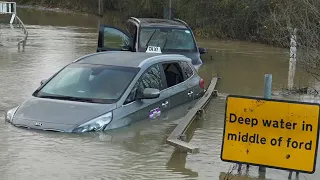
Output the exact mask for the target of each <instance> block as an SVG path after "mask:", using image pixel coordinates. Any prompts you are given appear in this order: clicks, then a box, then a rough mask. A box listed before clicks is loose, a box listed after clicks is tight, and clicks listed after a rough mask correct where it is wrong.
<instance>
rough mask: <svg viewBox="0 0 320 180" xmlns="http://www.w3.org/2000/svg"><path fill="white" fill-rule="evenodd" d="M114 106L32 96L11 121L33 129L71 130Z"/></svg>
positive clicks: (114, 105) (114, 106)
mask: <svg viewBox="0 0 320 180" xmlns="http://www.w3.org/2000/svg"><path fill="white" fill-rule="evenodd" d="M115 108H116V104H94V103H86V102H75V101H66V100H55V99H44V98H37V97H32V98H30V99H28V100H26V101H25V102H24V103H22V104H21V106H20V107H19V109H18V110H17V111H16V113H15V115H14V118H13V121H12V123H13V124H14V125H18V126H26V127H29V128H35V129H55V130H60V131H71V130H72V128H74V127H76V126H78V125H81V124H83V123H85V122H88V121H90V120H92V119H94V118H96V117H98V116H100V115H102V114H104V113H107V112H109V111H111V110H113V109H115Z"/></svg>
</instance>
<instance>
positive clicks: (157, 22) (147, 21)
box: [131, 17, 188, 29]
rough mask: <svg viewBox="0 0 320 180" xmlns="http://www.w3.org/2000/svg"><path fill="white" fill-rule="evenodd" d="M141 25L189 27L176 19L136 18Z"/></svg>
mask: <svg viewBox="0 0 320 180" xmlns="http://www.w3.org/2000/svg"><path fill="white" fill-rule="evenodd" d="M131 19H133V20H137V21H138V23H139V24H140V26H141V27H172V28H185V29H186V28H188V27H187V26H186V25H185V24H183V23H182V22H179V21H175V20H169V19H159V18H134V17H132V18H131Z"/></svg>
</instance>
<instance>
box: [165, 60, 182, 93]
mask: <svg viewBox="0 0 320 180" xmlns="http://www.w3.org/2000/svg"><path fill="white" fill-rule="evenodd" d="M162 66H163V70H164V74H165V76H166V80H167V87H168V88H170V87H172V86H175V85H177V84H180V83H182V82H183V81H185V79H184V76H183V74H182V73H183V71H182V68H181V67H180V65H179V63H178V62H173V63H163V64H162Z"/></svg>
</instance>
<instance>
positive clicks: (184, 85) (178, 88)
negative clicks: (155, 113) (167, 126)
mask: <svg viewBox="0 0 320 180" xmlns="http://www.w3.org/2000/svg"><path fill="white" fill-rule="evenodd" d="M162 65H163V69H164V74H165V76H166V84H167V86H168V91H170V94H171V97H170V102H171V103H170V107H171V109H172V108H176V107H178V106H181V105H183V107H184V108H186V107H187V109H188V107H189V103H190V102H192V101H193V94H194V93H193V86H192V84H190V83H188V81H187V80H188V79H187V78H186V77H185V75H184V74H183V71H182V68H181V66H180V64H179V61H173V62H166V63H162ZM184 108H183V109H184Z"/></svg>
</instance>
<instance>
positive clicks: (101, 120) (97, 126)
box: [73, 112, 112, 132]
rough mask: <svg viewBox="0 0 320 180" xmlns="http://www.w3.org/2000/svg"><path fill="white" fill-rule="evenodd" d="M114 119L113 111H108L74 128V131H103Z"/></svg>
mask: <svg viewBox="0 0 320 180" xmlns="http://www.w3.org/2000/svg"><path fill="white" fill-rule="evenodd" d="M111 120H112V112H108V113H106V114H104V115H102V116H99V117H97V118H95V119H93V120H91V121H88V122H86V123H84V124H82V125H80V126H78V127H77V128H75V129H74V130H73V132H89V131H103V130H104V129H105V128H106V126H107V125H108V124H109V123H110V122H111Z"/></svg>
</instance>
